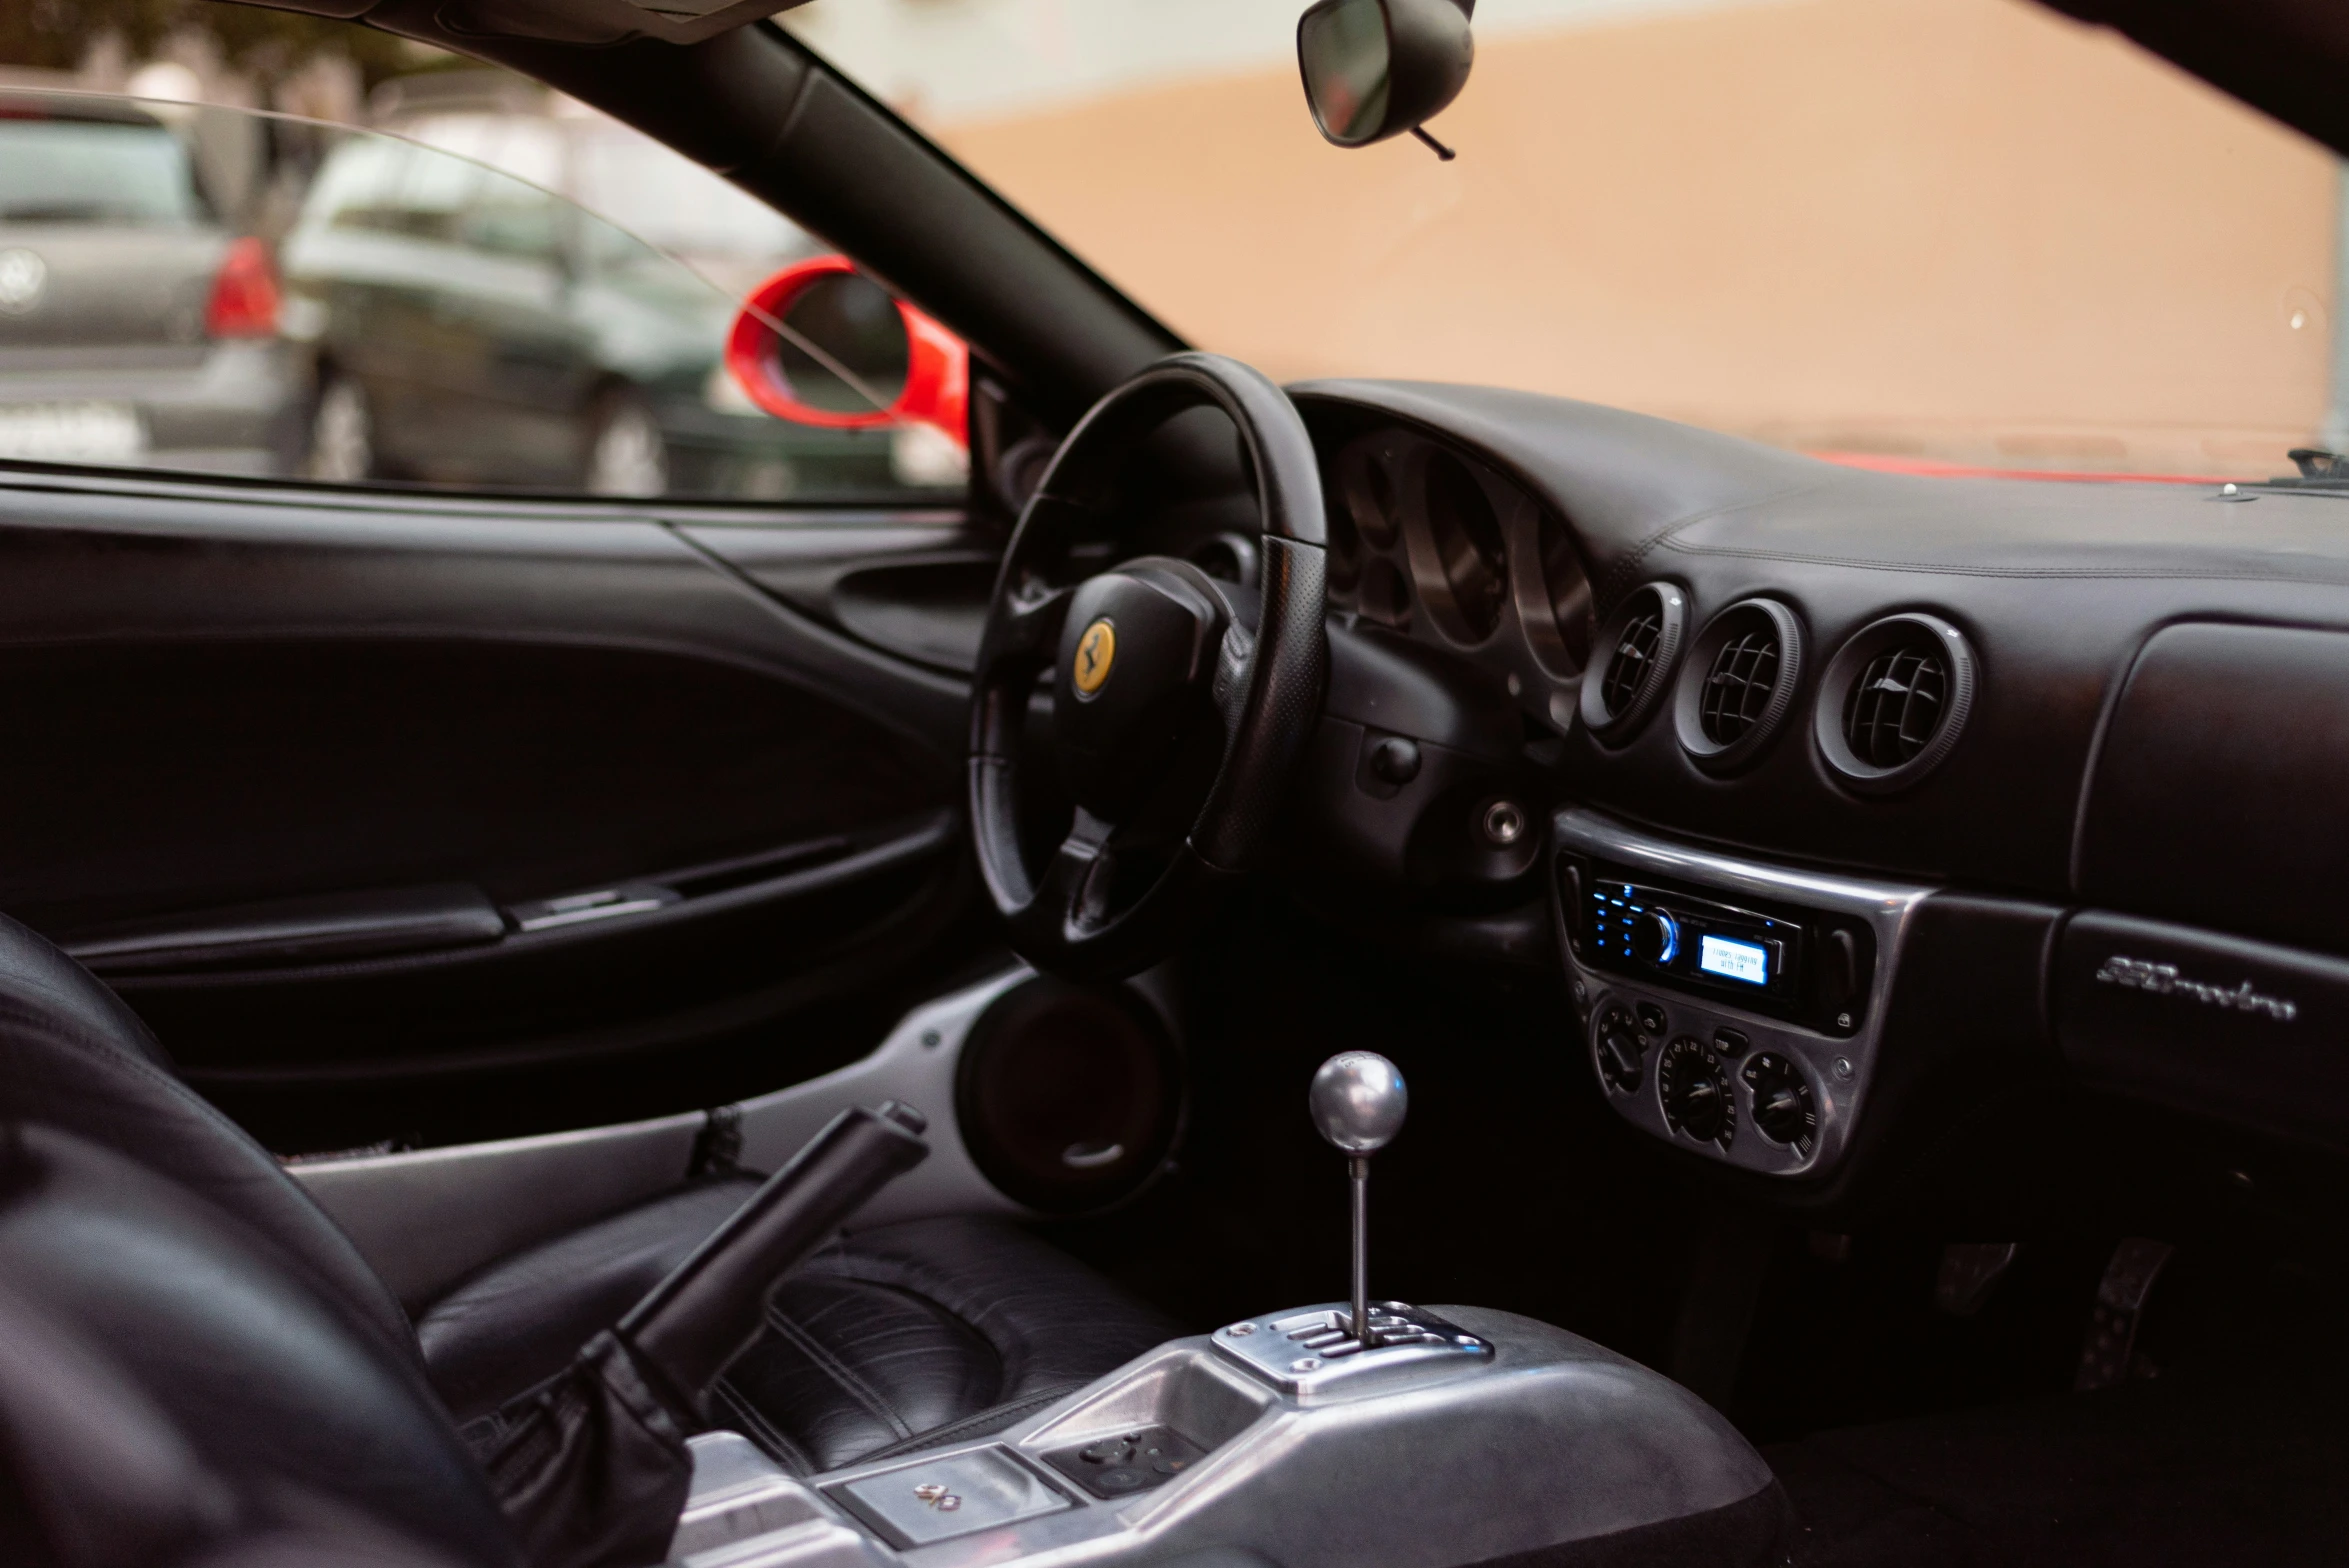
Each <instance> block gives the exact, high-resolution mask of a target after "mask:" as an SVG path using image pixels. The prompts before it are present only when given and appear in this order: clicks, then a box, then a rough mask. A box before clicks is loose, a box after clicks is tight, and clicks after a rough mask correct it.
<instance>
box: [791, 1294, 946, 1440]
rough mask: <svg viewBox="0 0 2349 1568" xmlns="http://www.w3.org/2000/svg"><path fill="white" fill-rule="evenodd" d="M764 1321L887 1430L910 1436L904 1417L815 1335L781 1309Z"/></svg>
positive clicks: (910, 1429)
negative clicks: (879, 1420) (881, 1421)
mask: <svg viewBox="0 0 2349 1568" xmlns="http://www.w3.org/2000/svg"><path fill="white" fill-rule="evenodd" d="M767 1322H768V1324H769V1325H770V1326H771V1327H773V1329H774V1330H775V1332H776V1333H778V1334H781V1335H782V1336H783V1337H784V1338H785V1339H788V1340H789V1341H791V1343H792V1344H794V1345H796V1346H797V1347H799V1351H800V1353H801V1354H802V1355H804V1356H806V1357H807V1358H808V1360H810V1361H812V1362H814V1363H815V1364H816V1366H817V1367H818V1368H819V1369H820V1370H822V1371H823V1373H824V1374H825V1375H826V1376H828V1377H829V1378H831V1379H832V1381H833V1382H835V1383H837V1384H839V1385H840V1387H841V1388H842V1389H843V1390H844V1391H845V1392H846V1393H847V1394H848V1396H849V1397H850V1398H851V1399H854V1400H855V1401H856V1402H857V1403H858V1404H860V1405H862V1406H864V1407H865V1409H866V1410H867V1411H868V1412H870V1413H871V1414H873V1415H875V1416H877V1417H879V1418H880V1419H881V1420H883V1421H886V1422H887V1423H888V1424H889V1430H891V1431H892V1432H895V1433H896V1434H897V1435H898V1437H899V1438H900V1439H903V1438H908V1437H911V1436H913V1428H912V1427H911V1426H908V1425H907V1424H906V1422H905V1420H904V1418H903V1417H901V1416H899V1415H898V1413H897V1411H896V1410H895V1408H893V1407H892V1406H891V1405H890V1403H889V1401H888V1400H886V1399H883V1398H882V1397H881V1396H880V1394H879V1393H877V1392H876V1391H875V1390H874V1388H873V1386H872V1385H871V1384H870V1383H867V1382H866V1381H865V1380H864V1379H863V1378H861V1377H859V1376H857V1374H856V1371H855V1369H854V1368H852V1367H850V1366H849V1365H848V1363H847V1362H845V1361H842V1360H841V1359H840V1358H839V1357H838V1356H835V1355H833V1354H832V1352H831V1351H830V1350H828V1349H826V1348H825V1347H824V1346H823V1345H822V1344H820V1343H818V1342H817V1340H816V1337H815V1336H814V1335H812V1334H810V1333H808V1332H807V1331H806V1330H805V1329H803V1328H801V1327H800V1326H799V1325H798V1324H797V1323H794V1322H793V1321H792V1320H791V1319H790V1318H789V1317H787V1316H786V1315H785V1314H784V1313H783V1311H782V1309H781V1308H779V1307H770V1308H768V1309H767Z"/></svg>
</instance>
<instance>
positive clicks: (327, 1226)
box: [0, 916, 412, 1348]
mask: <svg viewBox="0 0 2349 1568" xmlns="http://www.w3.org/2000/svg"><path fill="white" fill-rule="evenodd" d="M0 1120H18V1121H26V1122H35V1123H39V1124H40V1125H43V1126H47V1127H56V1128H61V1129H63V1130H65V1131H67V1132H73V1133H79V1134H80V1135H82V1136H83V1137H86V1138H89V1139H90V1140H92V1141H93V1142H96V1143H99V1144H102V1145H104V1146H105V1147H107V1148H110V1149H113V1150H116V1151H118V1152H119V1153H122V1154H126V1155H128V1156H129V1157H131V1158H132V1159H134V1160H137V1161H138V1162H139V1163H140V1164H142V1165H145V1166H147V1167H148V1168H149V1169H150V1170H153V1171H155V1172H156V1173H157V1174H158V1175H162V1176H166V1177H169V1178H170V1179H171V1180H173V1181H175V1182H178V1183H180V1184H181V1185H183V1186H185V1187H187V1188H188V1189H189V1190H191V1191H193V1192H196V1193H199V1194H201V1195H202V1196H204V1197H206V1198H209V1199H211V1200H213V1201H214V1202H216V1203H218V1204H219V1205H220V1206H221V1207H222V1208H224V1209H226V1210H228V1211H229V1212H231V1213H233V1214H235V1215H236V1216H237V1217H238V1219H240V1220H241V1221H243V1222H244V1223H245V1224H247V1225H249V1226H251V1227H252V1228H253V1229H254V1230H256V1231H258V1232H260V1233H261V1234H262V1235H263V1236H265V1237H267V1238H268V1239H269V1241H270V1242H272V1243H274V1244H275V1245H276V1247H277V1248H278V1249H279V1250H280V1251H281V1252H282V1253H283V1255H284V1260H285V1262H286V1264H287V1265H288V1266H289V1267H292V1268H294V1269H296V1270H298V1271H300V1272H301V1273H302V1274H303V1275H304V1276H305V1277H306V1278H307V1279H308V1280H309V1281H310V1282H311V1283H312V1284H314V1285H316V1286H317V1287H318V1288H319V1289H320V1290H321V1291H322V1292H323V1293H324V1294H326V1295H328V1296H330V1297H332V1298H334V1299H336V1300H338V1301H340V1302H341V1303H342V1304H343V1305H344V1306H345V1307H347V1308H348V1309H349V1311H350V1313H351V1315H352V1318H353V1320H354V1321H355V1322H357V1323H359V1324H362V1325H363V1326H364V1327H365V1329H366V1330H367V1331H368V1332H370V1333H372V1334H373V1335H375V1336H376V1337H377V1338H378V1339H379V1340H381V1341H382V1342H383V1343H384V1344H385V1345H386V1346H387V1347H388V1346H398V1347H403V1348H405V1347H409V1346H410V1345H411V1344H412V1336H411V1334H410V1332H409V1328H408V1321H407V1316H406V1314H404V1313H403V1312H401V1310H400V1304H399V1303H398V1302H397V1301H395V1300H394V1299H393V1298H392V1294H391V1292H390V1291H388V1290H386V1289H385V1288H384V1286H383V1282H382V1281H381V1280H379V1279H377V1278H376V1277H375V1273H374V1271H373V1270H371V1269H370V1268H368V1266H367V1262H366V1260H365V1259H364V1258H362V1257H360V1256H359V1251H358V1249H357V1248H356V1247H353V1246H352V1245H351V1243H350V1240H349V1238H348V1237H346V1236H344V1235H343V1233H342V1232H341V1231H340V1230H339V1229H337V1228H336V1227H335V1224H334V1222H333V1221H332V1220H330V1219H328V1218H327V1217H326V1215H325V1213H324V1212H323V1211H322V1210H320V1209H319V1207H318V1206H317V1205H316V1204H314V1203H312V1202H311V1201H310V1198H309V1195H308V1194H307V1193H305V1192H303V1191H302V1189H301V1187H300V1186H299V1185H297V1184H296V1183H295V1182H294V1181H293V1180H292V1179H291V1178H289V1177H288V1176H287V1175H286V1173H285V1172H284V1170H283V1169H282V1168H280V1167H279V1165H278V1163H277V1161H276V1160H275V1159H273V1158H272V1157H271V1156H270V1154H269V1151H268V1150H266V1149H264V1148H262V1147H261V1146H260V1145H259V1144H257V1143H255V1142H254V1141H253V1140H252V1139H251V1138H250V1137H248V1136H246V1134H245V1132H244V1129H242V1128H240V1127H238V1126H237V1125H236V1124H235V1123H234V1122H232V1121H230V1120H229V1119H228V1118H227V1117H225V1116H223V1115H221V1114H220V1112H219V1111H217V1110H215V1109H213V1107H212V1105H211V1104H210V1102H208V1101H206V1100H205V1099H204V1098H203V1096H201V1095H199V1094H197V1093H196V1092H195V1091H194V1090H193V1089H190V1088H189V1087H188V1086H187V1085H186V1084H184V1083H181V1082H180V1081H179V1079H178V1078H177V1077H175V1076H174V1075H173V1073H172V1071H171V1066H170V1063H169V1060H168V1058H166V1057H165V1056H164V1054H163V1051H162V1049H161V1047H159V1046H158V1045H157V1044H156V1043H155V1038H154V1036H153V1035H151V1034H149V1033H148V1031H147V1026H146V1025H145V1024H144V1023H142V1022H140V1021H139V1018H138V1015H137V1014H135V1013H133V1012H132V1011H131V1010H130V1009H129V1008H128V1007H126V1006H124V1005H123V1003H122V1001H121V1000H120V999H119V998H118V997H116V996H115V994H114V993H113V992H112V991H109V990H108V989H107V988H106V987H105V986H103V985H101V984H100V983H99V982H98V981H97V980H96V979H95V978H93V977H92V976H91V974H90V973H89V971H87V970H85V969H83V968H82V967H81V965H79V964H77V963H75V962H74V961H73V960H72V959H70V958H68V957H66V956H65V955H64V954H63V953H61V952H59V951H58V950H57V949H56V948H55V947H53V946H51V945H50V944H49V943H48V942H46V941H44V940H43V939H42V938H41V937H39V936H38V935H36V934H35V933H33V932H31V931H28V930H27V929H25V928H24V927H23V926H21V925H18V924H17V923H16V922H15V921H13V920H10V919H8V918H7V917H6V916H0Z"/></svg>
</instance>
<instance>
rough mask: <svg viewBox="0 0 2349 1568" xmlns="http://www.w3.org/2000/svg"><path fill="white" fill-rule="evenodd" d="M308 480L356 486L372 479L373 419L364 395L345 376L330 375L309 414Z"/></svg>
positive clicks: (373, 453)
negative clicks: (316, 403) (321, 480)
mask: <svg viewBox="0 0 2349 1568" xmlns="http://www.w3.org/2000/svg"><path fill="white" fill-rule="evenodd" d="M309 469H310V477H311V478H313V479H323V480H326V481H328V482H330V483H333V484H346V485H348V484H357V483H359V482H360V481H361V480H365V479H372V478H374V477H375V416H374V415H373V413H371V412H370V411H369V409H368V407H367V393H366V391H365V389H363V388H362V387H361V386H360V385H359V383H358V382H356V381H353V380H351V379H350V378H349V377H348V376H334V377H331V378H329V379H328V381H327V383H326V385H325V386H324V387H323V388H322V389H320V391H319V393H318V405H317V407H316V408H314V409H313V410H311V413H310V463H309Z"/></svg>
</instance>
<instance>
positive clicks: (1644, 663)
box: [1582, 583, 1688, 741]
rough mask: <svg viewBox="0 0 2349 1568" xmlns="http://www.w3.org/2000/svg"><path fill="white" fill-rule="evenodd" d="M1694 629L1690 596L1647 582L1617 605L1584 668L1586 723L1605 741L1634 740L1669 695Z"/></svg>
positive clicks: (1584, 711) (1586, 725)
mask: <svg viewBox="0 0 2349 1568" xmlns="http://www.w3.org/2000/svg"><path fill="white" fill-rule="evenodd" d="M1687 629H1688V595H1687V594H1685V593H1683V592H1681V590H1680V589H1679V588H1678V587H1676V586H1674V585H1673V584H1671V583H1644V584H1642V585H1641V586H1639V587H1637V588H1634V589H1633V590H1632V591H1631V593H1630V594H1629V595H1628V596H1627V597H1626V598H1625V599H1624V601H1623V602H1622V603H1621V604H1619V605H1617V606H1616V607H1615V613H1614V614H1612V615H1610V616H1608V617H1607V621H1606V624H1605V625H1604V626H1601V627H1600V628H1599V635H1598V640H1597V641H1596V642H1595V643H1594V644H1592V651H1591V661H1590V667H1589V668H1588V669H1586V670H1584V671H1583V672H1582V722H1583V725H1584V726H1585V727H1586V728H1587V729H1589V731H1590V732H1591V733H1592V734H1593V735H1596V736H1598V737H1599V738H1600V739H1601V740H1609V741H1620V740H1625V739H1628V738H1629V737H1630V735H1631V733H1632V732H1633V731H1634V730H1636V729H1638V728H1639V726H1640V723H1641V721H1642V720H1644V719H1646V718H1647V716H1648V714H1649V713H1650V712H1651V711H1653V709H1654V708H1655V706H1656V700H1657V699H1658V698H1659V697H1661V696H1662V695H1663V694H1664V683H1665V681H1666V680H1668V679H1670V677H1671V674H1672V667H1673V665H1674V664H1675V663H1676V662H1677V661H1678V660H1679V658H1680V644H1681V641H1682V639H1683V637H1684V636H1685V635H1686V633H1687Z"/></svg>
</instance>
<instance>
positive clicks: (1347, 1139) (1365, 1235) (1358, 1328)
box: [1306, 1051, 1411, 1350]
mask: <svg viewBox="0 0 2349 1568" xmlns="http://www.w3.org/2000/svg"><path fill="white" fill-rule="evenodd" d="M1306 1104H1307V1105H1308V1106H1310V1107H1311V1108H1312V1111H1313V1125H1314V1127H1315V1128H1317V1129H1318V1130H1319V1131H1320V1133H1321V1135H1322V1136H1323V1137H1324V1138H1327V1139H1328V1140H1329V1141H1330V1142H1331V1143H1333V1144H1335V1145H1337V1147H1338V1148H1339V1149H1340V1150H1342V1151H1344V1153H1345V1156H1346V1178H1347V1179H1346V1185H1347V1187H1348V1188H1349V1189H1350V1191H1351V1193H1352V1196H1353V1210H1354V1225H1353V1232H1354V1235H1353V1241H1354V1248H1353V1251H1354V1270H1353V1273H1354V1280H1353V1284H1354V1290H1353V1300H1352V1303H1351V1304H1352V1306H1353V1308H1354V1322H1353V1331H1354V1340H1355V1343H1357V1344H1359V1345H1360V1346H1361V1347H1362V1348H1363V1349H1364V1350H1368V1349H1370V1348H1371V1347H1372V1346H1374V1345H1376V1344H1377V1343H1378V1338H1377V1335H1376V1332H1375V1331H1374V1330H1373V1329H1372V1327H1371V1318H1370V1157H1371V1156H1372V1155H1374V1154H1376V1153H1377V1152H1378V1151H1379V1150H1381V1149H1383V1148H1385V1147H1386V1146H1387V1144H1388V1143H1389V1142H1390V1141H1392V1140H1393V1138H1394V1136H1395V1134H1396V1133H1399V1132H1401V1131H1402V1130H1403V1114H1404V1113H1405V1112H1406V1111H1408V1110H1410V1109H1411V1094H1410V1091H1408V1090H1407V1089H1405V1088H1404V1087H1403V1075H1402V1073H1401V1072H1400V1071H1398V1070H1397V1068H1396V1067H1395V1064H1394V1063H1393V1062H1390V1061H1388V1060H1387V1059H1386V1058H1385V1057H1383V1056H1381V1055H1379V1054H1378V1053H1377V1052H1376V1051H1340V1052H1339V1053H1338V1054H1337V1055H1335V1056H1333V1057H1331V1058H1330V1059H1329V1060H1328V1061H1326V1062H1323V1063H1322V1064H1321V1070H1320V1071H1319V1072H1317V1073H1315V1074H1314V1075H1313V1090H1312V1092H1311V1093H1310V1094H1308V1095H1307V1096H1306Z"/></svg>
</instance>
